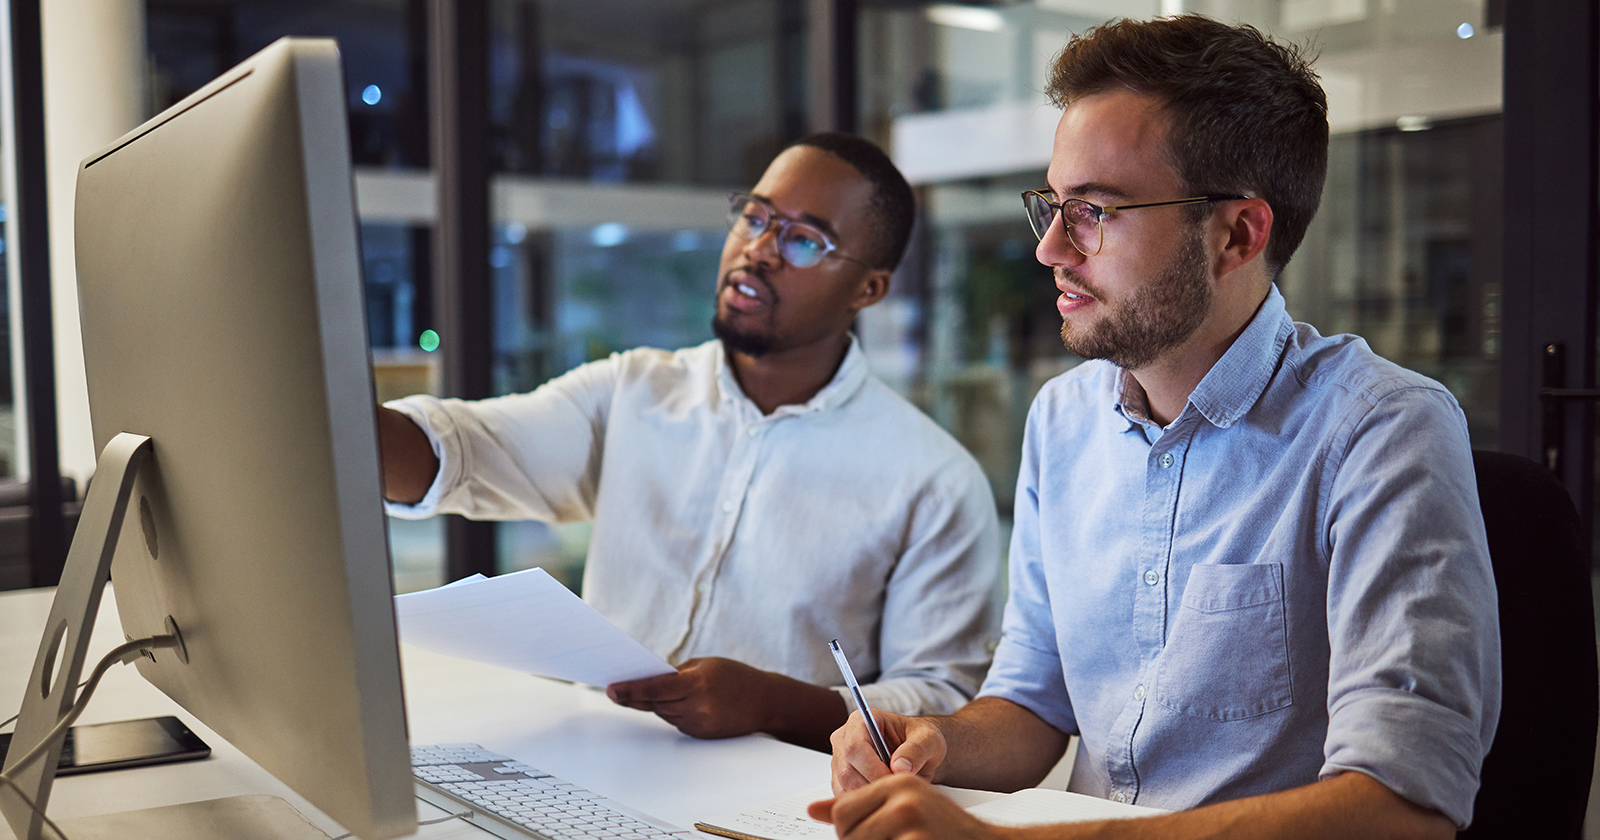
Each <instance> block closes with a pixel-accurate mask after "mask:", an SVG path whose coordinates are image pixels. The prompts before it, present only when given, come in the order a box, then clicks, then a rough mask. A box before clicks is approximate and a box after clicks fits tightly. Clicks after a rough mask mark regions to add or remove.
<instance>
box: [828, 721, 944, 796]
mask: <svg viewBox="0 0 1600 840" xmlns="http://www.w3.org/2000/svg"><path fill="white" fill-rule="evenodd" d="M873 716H874V717H875V718H877V721H878V728H879V729H880V730H881V731H882V732H883V738H884V741H885V742H886V743H887V745H888V747H889V750H890V754H889V765H888V766H887V767H886V766H884V763H883V760H882V759H880V758H878V754H877V751H876V750H874V749H873V746H872V738H871V736H870V735H869V734H868V732H867V727H866V724H865V723H864V722H863V720H862V717H861V713H860V712H859V711H856V712H851V713H850V719H849V720H848V721H846V722H845V725H844V726H841V727H839V729H838V730H836V731H835V732H834V733H833V737H832V739H831V741H832V744H833V792H834V794H835V795H838V794H840V793H844V792H845V791H849V790H855V789H856V788H859V787H863V786H865V785H867V784H869V783H871V782H875V781H877V780H878V779H881V778H884V777H885V776H888V775H890V774H891V773H909V774H912V775H916V776H921V777H922V778H924V779H927V780H928V781H933V779H934V772H935V771H936V770H937V769H938V767H939V765H940V764H941V763H942V762H943V761H944V757H945V750H946V744H945V739H944V734H943V733H942V732H940V731H939V728H938V726H936V725H935V724H934V722H933V721H932V720H931V719H930V718H924V717H908V716H906V715H897V714H892V713H890V712H873Z"/></svg>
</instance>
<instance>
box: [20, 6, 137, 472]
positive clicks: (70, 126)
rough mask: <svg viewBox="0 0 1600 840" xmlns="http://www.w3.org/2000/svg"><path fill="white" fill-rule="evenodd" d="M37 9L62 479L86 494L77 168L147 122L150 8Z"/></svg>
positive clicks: (87, 435)
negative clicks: (75, 222)
mask: <svg viewBox="0 0 1600 840" xmlns="http://www.w3.org/2000/svg"><path fill="white" fill-rule="evenodd" d="M40 5H41V7H42V14H43V35H44V112H45V150H46V151H45V161H46V166H47V167H48V168H49V172H48V173H47V182H48V184H49V190H50V197H49V202H50V274H51V289H50V293H51V298H52V302H53V304H54V309H55V346H56V406H57V411H58V414H59V419H60V430H61V472H62V474H64V475H71V476H73V477H75V478H77V479H78V481H79V486H80V487H81V486H82V481H83V480H84V479H85V478H87V477H88V476H89V475H91V474H92V473H93V472H94V463H95V455H96V453H95V451H94V441H93V437H92V435H91V432H90V427H89V396H88V391H87V390H86V386H85V381H84V372H83V340H82V336H81V334H80V331H79V328H78V277H77V272H76V271H75V270H74V260H73V238H72V217H73V192H74V189H75V185H76V183H77V177H78V164H79V162H80V161H82V160H83V158H85V157H87V156H88V155H89V154H91V153H93V152H95V151H97V150H99V149H100V148H102V147H104V146H106V145H107V144H109V143H110V142H111V141H113V140H115V139H117V138H118V137H120V136H122V135H123V134H125V133H127V131H128V130H129V129H131V128H133V127H134V126H137V125H138V124H139V123H140V121H141V120H142V118H143V115H144V93H143V85H144V4H143V3H142V2H139V0H50V2H48V3H42V4H40Z"/></svg>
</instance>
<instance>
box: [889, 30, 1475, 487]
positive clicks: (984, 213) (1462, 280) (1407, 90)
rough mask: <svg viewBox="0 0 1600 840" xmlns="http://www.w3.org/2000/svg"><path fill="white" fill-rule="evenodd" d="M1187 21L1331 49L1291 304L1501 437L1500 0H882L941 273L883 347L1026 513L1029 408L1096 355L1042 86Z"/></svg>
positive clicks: (929, 261)
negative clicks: (1135, 36) (1080, 63)
mask: <svg viewBox="0 0 1600 840" xmlns="http://www.w3.org/2000/svg"><path fill="white" fill-rule="evenodd" d="M1180 11H1186V12H1198V13H1202V14H1207V15H1211V16H1213V17H1216V18H1219V19H1222V20H1226V21H1240V22H1244V23H1249V24H1252V25H1255V26H1257V27H1259V28H1261V29H1262V30H1263V31H1265V32H1268V33H1269V34H1271V35H1273V36H1274V37H1277V38H1281V39H1287V40H1290V41H1294V42H1298V43H1302V44H1310V45H1311V47H1312V51H1313V52H1314V53H1315V54H1317V56H1318V58H1317V61H1316V65H1315V66H1316V67H1317V69H1318V71H1319V73H1320V74H1321V76H1322V80H1323V84H1324V87H1325V88H1326V90H1327V93H1328V98H1329V110H1330V113H1329V120H1330V123H1331V128H1332V132H1333V137H1332V142H1331V149H1330V166H1329V173H1328V181H1327V186H1326V188H1325V190H1324V193H1323V200H1322V206H1321V210H1320V211H1319V212H1318V214H1317V217H1316V220H1315V221H1314V222H1313V224H1312V227H1311V229H1310V231H1309V232H1308V234H1307V236H1306V240H1305V243H1304V244H1303V245H1302V246H1301V248H1300V250H1299V252H1298V253H1297V254H1296V256H1295V257H1294V259H1293V260H1292V261H1291V262H1290V264H1289V265H1288V266H1287V268H1286V270H1285V271H1284V273H1283V275H1282V277H1281V278H1280V280H1279V287H1280V289H1281V290H1282V292H1283V294H1284V296H1285V298H1286V299H1287V302H1288V307H1289V311H1290V313H1291V314H1292V315H1293V316H1294V317H1295V318H1296V319H1298V320H1303V321H1308V322H1310V323H1312V324H1314V325H1316V326H1317V327H1318V328H1319V329H1320V330H1321V331H1323V332H1325V333H1331V332H1352V333H1356V334H1359V335H1361V336H1363V337H1364V338H1366V339H1367V341H1368V342H1369V343H1371V344H1372V346H1373V348H1374V349H1375V350H1377V352H1378V353H1380V354H1382V355H1384V356H1385V357H1387V358H1389V359H1392V360H1394V361H1396V362H1398V363H1400V364H1402V365H1405V366H1407V367H1410V368H1413V369H1416V370H1419V371H1421V372H1423V373H1425V374H1427V375H1429V376H1432V377H1434V378H1436V379H1438V380H1440V381H1441V382H1443V383H1444V384H1445V385H1446V386H1448V387H1449V388H1450V389H1451V391H1452V392H1453V393H1454V394H1455V395H1456V397H1457V398H1458V399H1459V400H1460V401H1461V403H1462V405H1463V407H1464V408H1465V409H1466V412H1467V416H1468V420H1469V424H1470V426H1471V432H1472V436H1473V443H1474V445H1475V446H1479V447H1484V448H1494V446H1495V443H1496V435H1497V412H1496V409H1497V399H1498V362H1497V360H1498V344H1497V342H1498V338H1499V320H1498V319H1499V280H1500V277H1499V275H1500V241H1501V232H1500V192H1501V171H1500V157H1501V148H1500V117H1499V113H1500V66H1501V59H1500V54H1501V34H1500V28H1499V24H1498V21H1495V20H1491V19H1489V18H1488V10H1487V8H1486V6H1485V5H1484V4H1483V3H1481V2H1455V0H1419V1H1418V2H1409V1H1408V2H1405V3H1397V2H1354V3H1352V2H1344V1H1343V0H1212V2H1183V0H1179V2H1173V0H1162V1H1161V2H1157V0H1144V1H1143V2H1139V0H1036V2H1019V3H1010V4H994V5H985V6H977V5H965V4H953V3H921V4H908V3H899V2H897V3H887V2H884V3H866V4H864V6H863V10H862V14H861V21H860V33H861V34H860V38H861V54H860V61H861V64H862V76H861V120H860V124H861V125H862V127H863V130H864V131H865V132H866V133H868V134H870V135H871V136H872V137H873V138H874V139H876V140H878V141H879V142H882V143H884V144H886V145H888V146H890V147H892V148H893V149H894V154H895V158H896V160H897V162H899V163H900V164H901V166H902V168H903V169H905V171H906V173H907V176H908V177H909V178H911V180H912V181H913V182H914V183H915V184H917V185H918V186H919V193H920V197H921V199H922V209H923V211H924V217H923V221H924V224H923V225H922V227H921V232H920V233H921V235H920V236H919V238H918V240H917V247H918V248H920V250H921V254H920V256H921V261H920V262H921V277H919V278H918V279H917V280H914V281H912V282H908V283H903V284H901V285H900V287H899V288H897V289H896V291H895V293H894V294H895V298H893V299H892V300H894V301H898V306H899V311H897V312H895V313H894V315H893V319H894V320H895V321H897V322H905V323H910V324H913V325H914V326H913V328H910V329H905V330H899V331H895V332H893V333H892V335H891V336H890V337H889V338H888V339H887V340H889V341H891V342H893V343H894V346H893V347H882V346H880V347H877V348H875V350H876V352H877V353H878V354H879V355H883V356H893V357H895V358H900V359H910V360H914V361H913V362H911V363H909V364H902V365H900V366H899V367H897V368H896V371H897V373H899V374H900V375H901V377H900V384H901V386H902V387H903V388H904V389H905V391H906V392H907V393H909V394H910V395H912V397H913V398H914V399H915V400H916V401H917V402H918V403H919V404H920V405H922V406H923V407H924V408H925V409H927V410H928V411H929V412H930V413H931V414H932V415H933V416H934V417H935V418H936V419H937V420H938V421H939V422H940V423H942V424H944V425H945V426H946V427H947V428H949V429H950V430H951V431H952V432H954V433H955V434H956V436H957V437H958V438H959V439H960V440H961V441H962V443H964V444H965V445H966V446H967V447H968V448H969V449H971V450H972V451H973V453H974V454H975V455H977V456H978V459H979V461H980V462H981V463H982V464H983V465H984V468H985V470H986V472H987V473H988V476H989V479H990V481H991V482H992V484H993V486H994V490H995V495H996V497H997V499H998V500H999V502H1000V504H1001V507H1002V512H1006V511H1007V510H1008V508H1009V503H1010V500H1011V495H1012V492H1013V485H1014V484H1015V481H1016V471H1017V467H1018V462H1019V453H1020V446H1021V433H1022V426H1023V422H1024V420H1025V419H1026V411H1027V407H1028V405H1029V403H1030V401H1031V399H1032V397H1033V395H1034V394H1035V393H1036V392H1037V391H1038V389H1039V387H1040V386H1041V385H1042V384H1043V383H1044V381H1045V380H1047V379H1049V378H1050V377H1052V376H1055V375H1056V374H1058V373H1060V372H1062V371H1064V370H1067V369H1069V368H1070V367H1072V366H1073V365H1075V364H1077V362H1078V361H1079V360H1078V359H1076V358H1073V357H1072V356H1070V355H1068V354H1067V353H1066V352H1065V351H1064V350H1063V349H1062V347H1061V344H1060V341H1059V338H1058V336H1057V330H1058V329H1059V326H1060V320H1059V317H1058V316H1057V315H1056V313H1055V309H1054V304H1053V300H1054V296H1055V289H1054V287H1053V284H1052V281H1051V277H1050V273H1049V271H1048V269H1046V268H1044V267H1042V266H1040V265H1039V263H1038V262H1037V261H1036V260H1035V259H1034V256H1033V250H1034V245H1035V244H1036V239H1035V237H1034V236H1033V234H1032V232H1031V230H1030V229H1029V227H1028V223H1027V222H1026V221H1025V220H1024V217H1023V214H1022V208H1021V203H1020V201H1019V200H1018V198H1017V195H1018V192H1020V191H1021V190H1024V189H1033V188H1036V187H1038V186H1040V185H1042V184H1043V182H1044V170H1045V167H1046V166H1047V165H1048V163H1049V155H1050V146H1051V138H1052V134H1053V131H1054V128H1055V122H1056V119H1057V118H1058V117H1059V112H1058V111H1056V110H1055V109H1053V108H1052V107H1050V106H1049V105H1048V103H1047V102H1046V100H1045V97H1044V95H1043V92H1042V91H1043V86H1044V79H1045V75H1046V71H1047V68H1048V66H1049V63H1050V61H1051V59H1052V58H1053V57H1054V55H1055V53H1056V52H1058V51H1059V50H1060V49H1061V47H1062V46H1063V45H1064V44H1065V42H1066V40H1067V38H1068V37H1069V36H1070V35H1071V34H1072V33H1075V32H1082V31H1085V30H1086V29H1088V28H1090V27H1092V26H1095V25H1097V24H1099V23H1102V22H1104V21H1106V20H1108V19H1112V18H1117V17H1123V16H1130V17H1151V16H1154V15H1158V14H1170V13H1174V12H1180ZM863 320H866V319H863ZM863 335H864V336H866V337H871V336H872V335H873V333H872V332H871V331H868V330H864V331H863Z"/></svg>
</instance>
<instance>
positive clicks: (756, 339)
mask: <svg viewBox="0 0 1600 840" xmlns="http://www.w3.org/2000/svg"><path fill="white" fill-rule="evenodd" d="M711 334H712V335H715V336H716V337H717V338H719V339H721V340H722V346H723V348H725V349H726V350H727V351H728V352H730V353H741V354H743V355H746V356H765V355H766V354H768V353H770V352H772V336H771V335H769V334H764V333H753V332H744V331H741V330H738V329H736V328H735V327H734V326H733V325H732V324H729V323H728V322H727V321H725V320H723V318H722V314H721V313H717V314H714V315H712V316H711Z"/></svg>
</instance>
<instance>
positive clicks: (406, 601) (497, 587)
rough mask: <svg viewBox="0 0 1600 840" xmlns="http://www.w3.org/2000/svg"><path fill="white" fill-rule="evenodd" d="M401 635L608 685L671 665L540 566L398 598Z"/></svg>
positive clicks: (453, 651)
mask: <svg viewBox="0 0 1600 840" xmlns="http://www.w3.org/2000/svg"><path fill="white" fill-rule="evenodd" d="M394 611H395V617H396V619H397V620H398V622H399V627H400V641H402V642H405V643H406V644H409V645H416V646H417V647H420V648H424V649H427V650H431V651H434V652H435V653H443V654H446V655H448V656H455V657H459V658H461V659H470V660H472V661H474V662H487V663H489V664H490V665H499V666H502V667H505V668H514V669H516V670H519V671H527V672H528V673H531V674H538V675H539V676H542V677H554V678H556V679H560V680H570V681H572V682H579V683H586V684H588V685H596V686H606V685H610V684H611V683H614V682H623V681H626V680H636V679H642V678H644V677H653V676H655V675H657V674H667V673H671V672H672V671H673V668H672V666H671V665H668V664H667V663H666V660H664V659H662V658H661V657H659V656H657V655H655V654H654V653H652V652H650V650H649V649H648V648H646V647H645V646H644V645H641V644H639V643H638V642H637V641H635V640H634V639H633V637H631V636H629V635H628V634H627V633H624V632H622V631H621V630H619V629H617V626H616V625H615V624H612V623H611V622H610V621H607V620H606V618H605V617H604V616H602V615H600V614H599V613H597V612H595V611H594V608H593V607H590V606H589V605H588V604H585V603H584V602H583V599H582V598H579V597H578V596H577V595H574V594H573V593H572V590H570V589H568V588H566V587H565V586H562V585H561V583H560V582H558V581H557V580H556V579H555V578H552V577H550V575H549V574H547V573H546V572H545V570H543V569H527V570H525V571H521V572H513V573H511V574H507V575H499V576H496V577H490V578H485V577H475V578H464V579H462V580H458V581H456V582H454V583H450V584H446V585H445V586H441V587H439V588H437V589H426V590H423V591H421V592H410V593H407V594H405V595H396V596H395V598H394Z"/></svg>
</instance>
